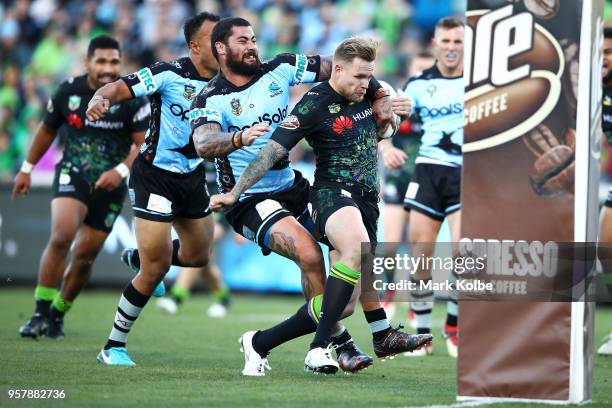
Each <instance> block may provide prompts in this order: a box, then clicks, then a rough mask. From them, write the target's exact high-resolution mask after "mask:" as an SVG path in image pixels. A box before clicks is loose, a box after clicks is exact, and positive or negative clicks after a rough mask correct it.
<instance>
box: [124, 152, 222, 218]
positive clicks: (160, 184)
mask: <svg viewBox="0 0 612 408" xmlns="http://www.w3.org/2000/svg"><path fill="white" fill-rule="evenodd" d="M129 192H130V201H131V202H132V208H133V209H134V216H136V217H138V218H143V219H145V220H150V221H158V222H171V221H173V220H174V218H175V217H179V218H203V217H206V216H207V215H209V214H210V213H211V210H210V207H209V204H210V195H209V194H208V189H207V188H206V177H205V173H204V166H203V165H200V166H198V167H197V168H196V169H195V170H194V171H192V172H191V173H186V174H179V173H173V172H171V171H167V170H164V169H160V168H159V167H156V166H154V165H152V164H150V163H149V162H147V161H145V160H144V159H142V158H141V157H140V156H138V157H137V158H136V160H134V164H133V165H132V174H131V175H130V191H129Z"/></svg>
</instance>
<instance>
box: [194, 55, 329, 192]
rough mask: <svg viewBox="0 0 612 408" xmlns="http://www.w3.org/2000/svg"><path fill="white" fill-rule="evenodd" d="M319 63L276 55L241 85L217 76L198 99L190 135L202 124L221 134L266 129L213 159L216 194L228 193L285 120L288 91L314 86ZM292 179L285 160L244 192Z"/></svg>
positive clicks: (278, 187) (285, 184)
mask: <svg viewBox="0 0 612 408" xmlns="http://www.w3.org/2000/svg"><path fill="white" fill-rule="evenodd" d="M320 62H321V59H320V57H319V56H306V55H302V54H281V55H278V56H276V58H273V59H272V60H270V61H267V62H265V63H262V64H261V67H260V68H259V70H258V71H257V73H256V74H255V76H254V77H253V79H251V81H250V82H249V83H247V84H246V85H244V86H240V87H238V86H235V85H233V84H232V83H230V82H229V81H228V80H227V79H225V77H223V76H222V75H221V74H220V75H217V76H216V77H215V78H213V79H212V80H211V81H210V83H209V84H208V87H207V88H206V89H204V90H203V91H202V92H201V93H200V94H199V95H198V96H197V98H196V99H195V101H194V102H193V105H192V106H191V112H190V123H191V129H192V131H193V130H195V129H196V128H198V127H199V126H202V125H204V124H206V123H217V124H219V125H220V126H221V131H223V132H235V131H238V130H246V129H248V128H250V127H251V126H253V125H255V124H257V123H260V122H265V123H268V124H269V125H270V131H269V132H268V133H267V134H266V135H264V136H261V137H259V138H257V140H255V142H254V143H253V144H252V145H251V146H245V147H243V148H241V149H238V150H236V151H234V152H232V153H230V154H229V155H228V156H226V157H221V158H217V159H216V167H217V185H218V187H219V191H220V192H228V191H230V190H231V189H232V187H233V186H234V184H235V182H236V180H238V178H240V175H241V174H242V172H243V171H244V169H245V168H246V167H247V166H248V165H249V163H250V162H251V160H253V159H254V158H255V157H256V156H257V154H258V153H259V151H260V150H261V149H262V148H263V147H264V146H265V145H266V144H267V143H268V139H269V138H270V136H271V135H272V133H274V130H275V129H276V128H277V127H278V125H279V124H280V123H281V122H282V121H283V119H285V117H286V116H287V110H288V108H289V107H288V104H289V91H290V89H289V88H290V87H291V86H292V85H297V84H299V83H309V82H317V80H318V75H319V67H320ZM293 179H294V175H293V169H292V168H291V166H290V164H289V160H288V158H287V159H286V160H281V161H279V162H278V163H276V164H275V165H274V167H272V169H270V170H269V171H268V172H267V173H266V175H265V176H264V177H263V178H262V179H261V180H259V181H258V182H257V183H255V184H254V185H253V186H252V187H251V188H250V189H249V190H247V191H246V193H245V194H256V193H264V192H273V191H282V190H284V189H286V188H288V187H290V186H291V185H292V184H293ZM242 198H244V196H243V197H242Z"/></svg>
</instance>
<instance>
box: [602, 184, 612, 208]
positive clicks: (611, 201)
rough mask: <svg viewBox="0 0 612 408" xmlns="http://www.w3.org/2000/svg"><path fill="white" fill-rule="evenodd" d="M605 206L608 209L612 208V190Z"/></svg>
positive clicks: (609, 191)
mask: <svg viewBox="0 0 612 408" xmlns="http://www.w3.org/2000/svg"><path fill="white" fill-rule="evenodd" d="M604 205H605V206H606V207H608V208H612V188H611V189H610V190H608V198H607V199H606V202H605V203H604Z"/></svg>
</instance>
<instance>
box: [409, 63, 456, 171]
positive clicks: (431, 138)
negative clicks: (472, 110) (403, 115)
mask: <svg viewBox="0 0 612 408" xmlns="http://www.w3.org/2000/svg"><path fill="white" fill-rule="evenodd" d="M404 93H405V94H406V96H409V97H410V98H412V100H413V101H414V106H413V112H415V114H416V115H417V116H418V117H419V119H420V120H421V122H422V123H423V126H422V130H423V136H422V138H421V147H420V148H419V155H418V157H417V159H416V163H434V164H441V165H446V166H461V164H462V156H461V146H462V145H463V97H464V84H463V76H462V75H461V76H456V77H444V76H442V74H441V73H440V71H439V70H438V67H437V66H436V65H434V66H432V67H431V68H429V69H427V70H425V71H423V73H422V74H421V75H419V76H416V77H414V78H411V79H409V80H408V82H407V84H406V85H405V87H404Z"/></svg>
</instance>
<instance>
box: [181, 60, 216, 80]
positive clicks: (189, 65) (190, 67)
mask: <svg viewBox="0 0 612 408" xmlns="http://www.w3.org/2000/svg"><path fill="white" fill-rule="evenodd" d="M184 67H185V71H187V72H189V73H190V74H191V78H193V79H196V80H198V81H206V82H209V81H210V80H211V78H205V77H203V76H200V74H199V73H198V70H197V69H196V67H195V65H193V62H192V61H191V58H189V57H185V62H184Z"/></svg>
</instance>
